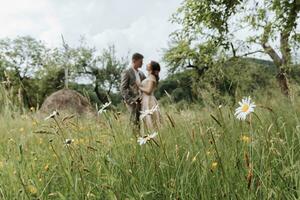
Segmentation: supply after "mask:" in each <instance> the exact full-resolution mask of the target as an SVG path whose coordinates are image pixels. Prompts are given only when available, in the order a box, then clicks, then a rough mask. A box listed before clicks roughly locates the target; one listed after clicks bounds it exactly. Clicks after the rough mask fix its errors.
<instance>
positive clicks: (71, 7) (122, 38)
mask: <svg viewBox="0 0 300 200" xmlns="http://www.w3.org/2000/svg"><path fill="white" fill-rule="evenodd" d="M180 2H181V1H180V0H143V1H141V0H8V1H7V0H0V3H1V6H0V27H1V31H0V38H3V37H11V38H13V37H16V36H23V35H30V36H33V37H34V38H37V39H40V40H43V41H44V42H46V44H47V45H48V46H50V47H54V46H59V45H60V44H61V34H63V35H64V38H65V40H66V41H67V42H68V43H69V44H70V45H72V46H76V45H78V43H79V40H80V38H81V36H84V37H85V38H86V40H87V41H88V44H89V45H91V46H95V47H96V48H97V49H98V50H101V49H103V48H105V47H107V46H108V45H111V44H114V45H115V46H116V50H117V53H118V56H126V55H128V52H130V53H133V52H141V53H142V54H144V55H145V62H147V61H149V60H157V61H160V59H161V55H162V48H165V47H167V42H168V36H169V34H170V33H171V32H172V31H174V30H175V28H176V27H175V25H172V24H171V23H170V22H169V21H168V20H169V18H170V16H171V14H172V13H174V12H175V11H176V9H177V8H178V7H179V5H180Z"/></svg>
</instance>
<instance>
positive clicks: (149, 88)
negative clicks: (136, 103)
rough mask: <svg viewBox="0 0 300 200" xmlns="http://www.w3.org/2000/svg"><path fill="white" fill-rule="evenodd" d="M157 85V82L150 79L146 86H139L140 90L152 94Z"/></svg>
mask: <svg viewBox="0 0 300 200" xmlns="http://www.w3.org/2000/svg"><path fill="white" fill-rule="evenodd" d="M154 87H155V82H154V81H152V80H150V81H148V84H147V85H146V86H144V87H143V86H139V88H140V90H141V91H142V92H144V93H146V94H148V95H150V94H151V93H152V91H153V89H154Z"/></svg>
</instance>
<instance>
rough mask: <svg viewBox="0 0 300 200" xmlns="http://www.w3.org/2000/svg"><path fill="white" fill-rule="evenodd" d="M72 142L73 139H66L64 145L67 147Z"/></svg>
mask: <svg viewBox="0 0 300 200" xmlns="http://www.w3.org/2000/svg"><path fill="white" fill-rule="evenodd" d="M73 142H74V140H73V139H66V140H65V142H64V145H66V146H69V145H70V144H72V143H73Z"/></svg>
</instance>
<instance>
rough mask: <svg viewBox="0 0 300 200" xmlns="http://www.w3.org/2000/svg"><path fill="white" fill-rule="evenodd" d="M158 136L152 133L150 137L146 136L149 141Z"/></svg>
mask: <svg viewBox="0 0 300 200" xmlns="http://www.w3.org/2000/svg"><path fill="white" fill-rule="evenodd" d="M157 135H158V133H157V132H154V133H152V134H151V135H149V136H148V138H149V139H153V138H155V137H156V136H157Z"/></svg>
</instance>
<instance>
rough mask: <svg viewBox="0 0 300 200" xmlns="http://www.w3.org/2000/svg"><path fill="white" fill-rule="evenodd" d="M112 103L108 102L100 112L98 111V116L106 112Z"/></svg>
mask: <svg viewBox="0 0 300 200" xmlns="http://www.w3.org/2000/svg"><path fill="white" fill-rule="evenodd" d="M110 104H111V102H106V103H105V104H103V106H102V107H101V108H100V110H99V111H98V114H102V113H104V112H106V108H107V107H108V106H110Z"/></svg>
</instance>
